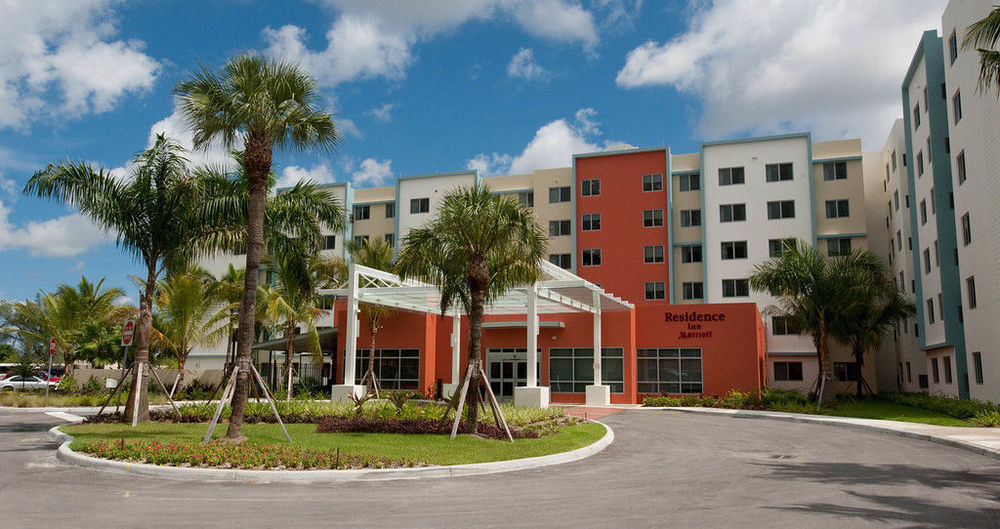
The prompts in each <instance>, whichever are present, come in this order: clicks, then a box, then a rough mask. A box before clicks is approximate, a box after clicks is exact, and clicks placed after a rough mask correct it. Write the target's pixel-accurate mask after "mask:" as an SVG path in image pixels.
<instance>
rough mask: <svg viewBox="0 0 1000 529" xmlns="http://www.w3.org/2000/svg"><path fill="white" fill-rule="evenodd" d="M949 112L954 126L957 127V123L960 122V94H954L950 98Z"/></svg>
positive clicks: (959, 92)
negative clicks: (953, 120) (953, 119)
mask: <svg viewBox="0 0 1000 529" xmlns="http://www.w3.org/2000/svg"><path fill="white" fill-rule="evenodd" d="M951 112H952V117H954V118H955V124H956V125H958V122H959V121H962V92H961V91H958V92H955V95H954V96H952V98H951Z"/></svg>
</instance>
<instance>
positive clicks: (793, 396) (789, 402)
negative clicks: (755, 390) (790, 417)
mask: <svg viewBox="0 0 1000 529" xmlns="http://www.w3.org/2000/svg"><path fill="white" fill-rule="evenodd" d="M808 403H809V400H808V399H807V398H806V396H805V395H803V394H801V393H799V392H798V391H794V390H787V389H784V390H783V389H774V388H764V391H763V392H761V398H760V404H761V405H762V406H764V407H765V408H767V409H785V408H791V407H796V406H800V405H805V404H808Z"/></svg>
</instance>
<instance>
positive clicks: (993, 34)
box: [962, 6, 1000, 95]
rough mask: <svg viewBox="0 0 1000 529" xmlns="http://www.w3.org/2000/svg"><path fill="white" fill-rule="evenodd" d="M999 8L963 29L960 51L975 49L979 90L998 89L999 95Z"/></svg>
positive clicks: (996, 7)
mask: <svg viewBox="0 0 1000 529" xmlns="http://www.w3.org/2000/svg"><path fill="white" fill-rule="evenodd" d="M997 41H1000V6H994V7H993V10H992V11H990V13H989V14H988V15H986V16H985V17H984V18H983V19H981V20H977V21H976V22H974V23H972V25H970V26H969V27H968V28H966V29H965V34H964V35H963V37H962V49H969V48H975V49H976V51H977V52H978V53H979V90H980V91H982V92H986V91H988V90H990V89H991V88H994V87H996V88H998V92H997V93H998V95H1000V51H998V50H997Z"/></svg>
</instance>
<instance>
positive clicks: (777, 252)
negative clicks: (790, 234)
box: [767, 238, 796, 257]
mask: <svg viewBox="0 0 1000 529" xmlns="http://www.w3.org/2000/svg"><path fill="white" fill-rule="evenodd" d="M795 244H796V243H795V239H794V238H785V239H770V240H768V241H767V254H768V256H769V257H781V254H782V253H784V252H785V250H787V249H789V248H795Z"/></svg>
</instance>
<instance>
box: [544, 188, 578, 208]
mask: <svg viewBox="0 0 1000 529" xmlns="http://www.w3.org/2000/svg"><path fill="white" fill-rule="evenodd" d="M570 200H572V195H571V194H570V191H569V186H563V187H550V188H549V204H558V203H560V202H569V201H570Z"/></svg>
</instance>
